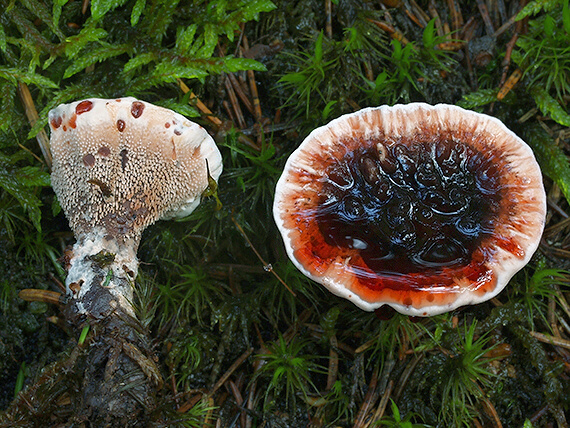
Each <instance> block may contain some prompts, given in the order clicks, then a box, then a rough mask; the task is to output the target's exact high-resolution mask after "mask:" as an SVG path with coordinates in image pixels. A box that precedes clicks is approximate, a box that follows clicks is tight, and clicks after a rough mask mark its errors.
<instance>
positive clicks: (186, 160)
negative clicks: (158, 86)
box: [49, 98, 222, 242]
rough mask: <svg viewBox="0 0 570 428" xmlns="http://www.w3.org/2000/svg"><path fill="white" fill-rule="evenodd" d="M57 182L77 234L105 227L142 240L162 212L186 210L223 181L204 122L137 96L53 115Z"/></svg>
mask: <svg viewBox="0 0 570 428" xmlns="http://www.w3.org/2000/svg"><path fill="white" fill-rule="evenodd" d="M49 123H50V126H51V130H52V136H51V143H50V145H51V151H52V154H53V157H54V164H53V173H52V186H53V188H54V190H55V192H56V194H57V196H58V199H59V201H60V203H61V206H62V208H63V210H64V212H65V215H66V216H67V218H68V219H69V222H70V225H71V227H72V229H73V231H74V232H75V233H76V234H82V233H86V232H89V231H91V230H92V228H93V227H94V226H101V227H103V228H104V229H105V231H106V233H108V234H110V235H113V236H115V237H121V236H122V237H124V238H125V239H133V240H135V242H138V239H139V238H140V234H141V233H142V231H143V230H144V228H146V227H147V226H148V225H150V224H152V223H154V222H155V221H156V220H158V219H160V218H167V217H174V216H186V215H188V214H189V213H190V212H192V210H193V209H194V208H195V207H196V206H197V205H198V204H199V203H200V195H201V194H202V192H203V191H204V190H205V189H206V187H207V186H208V176H207V169H206V162H208V166H209V170H210V174H211V176H212V177H213V178H214V179H217V178H218V176H219V175H220V173H221V171H222V163H221V156H220V152H219V151H218V149H217V147H216V145H215V143H214V141H213V140H212V138H211V137H210V136H209V135H208V133H207V132H206V131H205V130H204V128H202V127H201V126H200V125H198V124H196V123H193V122H190V121H189V120H188V119H186V118H185V117H183V116H181V115H179V114H177V113H175V112H173V111H171V110H168V109H165V108H162V107H158V106H154V105H152V104H149V103H146V102H144V101H139V100H136V99H134V98H121V99H116V100H104V99H89V100H83V101H78V102H74V103H71V104H64V105H60V106H59V107H57V108H55V109H54V110H52V111H50V113H49Z"/></svg>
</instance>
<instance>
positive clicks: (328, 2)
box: [325, 0, 332, 39]
mask: <svg viewBox="0 0 570 428" xmlns="http://www.w3.org/2000/svg"><path fill="white" fill-rule="evenodd" d="M325 15H326V17H327V22H326V27H325V31H326V35H327V37H328V38H329V39H332V2H331V0H325Z"/></svg>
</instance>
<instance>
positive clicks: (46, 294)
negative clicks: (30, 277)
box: [18, 288, 65, 306]
mask: <svg viewBox="0 0 570 428" xmlns="http://www.w3.org/2000/svg"><path fill="white" fill-rule="evenodd" d="M18 297H19V298H20V299H22V300H25V301H26V302H44V303H51V304H53V305H58V306H59V305H63V304H64V303H65V298H64V297H63V294H61V293H58V292H57V291H49V290H39V289H36V288H25V289H24V290H20V292H19V293H18Z"/></svg>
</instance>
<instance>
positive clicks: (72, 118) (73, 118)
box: [67, 114, 77, 129]
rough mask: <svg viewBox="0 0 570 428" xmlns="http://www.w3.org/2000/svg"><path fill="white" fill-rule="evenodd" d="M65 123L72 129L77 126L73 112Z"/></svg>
mask: <svg viewBox="0 0 570 428" xmlns="http://www.w3.org/2000/svg"><path fill="white" fill-rule="evenodd" d="M67 124H68V125H69V126H70V127H71V128H73V129H75V128H77V115H76V114H74V115H73V116H71V119H69V122H67Z"/></svg>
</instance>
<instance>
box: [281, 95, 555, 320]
mask: <svg viewBox="0 0 570 428" xmlns="http://www.w3.org/2000/svg"><path fill="white" fill-rule="evenodd" d="M273 212H274V217H275V221H276V223H277V226H278V228H279V230H280V231H281V234H282V235H283V239H284V242H285V247H286V250H287V254H288V255H289V257H290V258H291V260H292V261H293V263H294V264H295V265H296V266H297V268H299V269H300V270H301V271H302V272H303V273H304V274H305V275H306V276H308V277H309V278H311V279H313V280H314V281H316V282H319V283H321V284H322V285H324V286H325V287H326V288H328V289H329V290H330V291H331V292H333V293H334V294H336V295H338V296H341V297H344V298H346V299H348V300H350V301H351V302H353V303H354V304H355V305H357V306H358V307H360V308H362V309H364V310H367V311H373V310H376V309H378V308H380V307H381V306H383V305H389V306H391V307H392V308H393V309H395V310H397V311H398V312H401V313H403V314H407V315H412V316H430V315H435V314H440V313H443V312H447V311H451V310H453V309H455V308H457V307H460V306H464V305H469V304H476V303H479V302H483V301H486V300H488V299H491V298H492V297H494V296H496V295H497V294H498V293H499V292H500V291H501V290H502V289H503V288H504V287H505V286H506V284H507V283H508V282H509V280H510V279H511V277H512V276H513V275H514V274H515V273H516V272H517V271H519V270H520V269H521V268H522V267H523V266H525V265H526V264H527V263H528V261H529V260H530V258H531V256H532V255H533V253H534V252H535V250H536V249H537V247H538V244H539V241H540V237H541V235H542V231H543V228H544V223H545V215H546V195H545V192H544V188H543V186H542V177H541V172H540V168H539V166H538V164H537V162H536V160H535V158H534V155H533V153H532V150H531V149H530V148H529V146H528V145H527V144H526V143H525V142H523V141H522V140H521V139H520V138H519V137H517V136H516V135H515V134H514V133H513V132H511V131H510V130H509V129H507V128H506V127H505V126H504V125H503V124H502V123H501V122H500V121H499V120H497V119H496V118H493V117H489V116H486V115H484V114H479V113H475V112H472V111H468V110H464V109H461V108H459V107H455V106H450V105H443V104H440V105H436V106H430V105H427V104H423V103H413V104H408V105H396V106H393V107H388V106H382V107H377V108H367V109H363V110H360V111H358V112H356V113H353V114H348V115H345V116H342V117H340V118H338V119H336V120H333V121H332V122H330V123H329V124H327V125H325V126H323V127H321V128H318V129H315V130H314V131H313V132H312V133H311V134H310V135H309V136H308V137H307V138H306V139H305V140H304V141H303V143H302V144H301V145H300V147H299V148H298V149H297V150H296V151H295V152H294V153H293V154H292V155H291V156H290V157H289V159H288V161H287V163H286V165H285V169H284V171H283V175H282V176H281V178H280V179H279V181H278V183H277V187H276V190H275V201H274V206H273Z"/></svg>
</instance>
